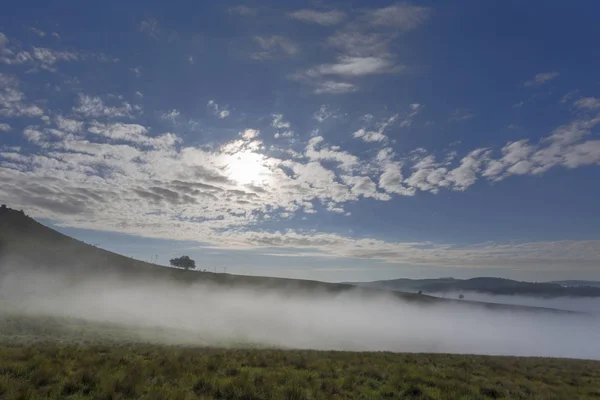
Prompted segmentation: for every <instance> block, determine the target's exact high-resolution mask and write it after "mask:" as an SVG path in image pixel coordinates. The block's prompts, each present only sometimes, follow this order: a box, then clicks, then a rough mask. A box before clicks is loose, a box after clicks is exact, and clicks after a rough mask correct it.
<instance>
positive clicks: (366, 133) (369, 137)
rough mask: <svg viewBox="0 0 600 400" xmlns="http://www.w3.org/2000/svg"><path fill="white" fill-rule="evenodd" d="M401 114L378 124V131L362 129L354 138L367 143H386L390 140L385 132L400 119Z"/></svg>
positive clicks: (355, 133) (354, 134)
mask: <svg viewBox="0 0 600 400" xmlns="http://www.w3.org/2000/svg"><path fill="white" fill-rule="evenodd" d="M398 115H399V114H395V115H392V116H391V117H389V118H387V119H385V120H384V121H383V122H380V123H379V124H377V128H376V130H367V129H366V128H361V129H359V130H357V131H356V132H354V133H353V134H352V136H353V137H355V138H359V139H362V140H363V141H365V142H384V141H386V140H387V139H388V138H387V136H386V135H385V134H384V132H385V130H386V129H387V128H388V127H389V126H390V125H391V124H393V123H394V122H395V121H396V120H397V119H398Z"/></svg>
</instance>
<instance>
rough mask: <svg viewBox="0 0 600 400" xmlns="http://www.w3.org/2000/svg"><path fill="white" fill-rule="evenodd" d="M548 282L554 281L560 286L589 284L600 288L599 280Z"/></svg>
mask: <svg viewBox="0 0 600 400" xmlns="http://www.w3.org/2000/svg"><path fill="white" fill-rule="evenodd" d="M548 283H554V284H557V285H561V286H589V287H597V288H600V281H573V280H571V281H551V282H548Z"/></svg>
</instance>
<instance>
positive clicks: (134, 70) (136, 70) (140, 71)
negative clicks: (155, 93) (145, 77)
mask: <svg viewBox="0 0 600 400" xmlns="http://www.w3.org/2000/svg"><path fill="white" fill-rule="evenodd" d="M129 70H130V71H131V72H133V73H134V74H135V76H136V77H137V78H139V77H140V76H142V69H141V68H140V67H135V68H129Z"/></svg>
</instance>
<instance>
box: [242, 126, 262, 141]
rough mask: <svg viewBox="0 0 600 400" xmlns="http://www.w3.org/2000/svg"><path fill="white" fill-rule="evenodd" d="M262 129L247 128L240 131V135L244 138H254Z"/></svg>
mask: <svg viewBox="0 0 600 400" xmlns="http://www.w3.org/2000/svg"><path fill="white" fill-rule="evenodd" d="M259 134H260V131H259V130H258V129H246V130H244V131H243V132H240V136H241V137H242V138H243V139H244V140H252V139H255V138H257V137H258V135H259Z"/></svg>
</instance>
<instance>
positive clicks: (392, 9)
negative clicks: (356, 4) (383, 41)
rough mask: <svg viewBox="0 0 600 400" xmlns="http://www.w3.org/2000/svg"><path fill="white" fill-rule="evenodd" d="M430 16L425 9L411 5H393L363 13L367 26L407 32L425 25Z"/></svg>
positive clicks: (429, 12) (428, 9) (429, 10)
mask: <svg viewBox="0 0 600 400" xmlns="http://www.w3.org/2000/svg"><path fill="white" fill-rule="evenodd" d="M431 14H432V10H431V9H430V8H427V7H421V6H414V5H411V4H406V3H405V4H395V5H392V6H389V7H384V8H379V9H375V10H368V11H365V17H366V20H367V21H368V23H369V24H371V25H373V26H377V27H391V28H395V29H400V30H403V31H408V30H412V29H415V28H417V27H418V26H420V25H422V24H423V23H425V22H426V21H427V20H428V19H429V18H430V17H431Z"/></svg>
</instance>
